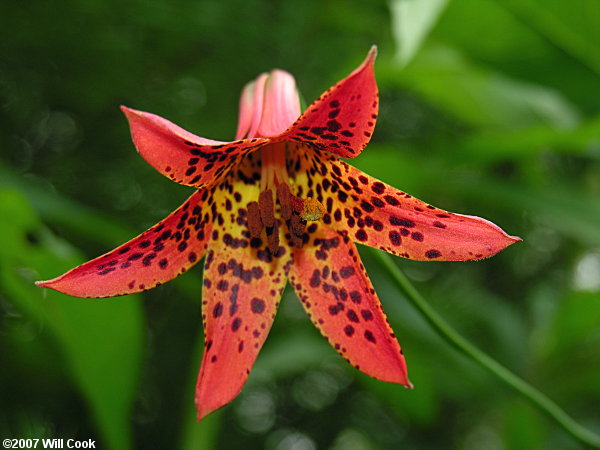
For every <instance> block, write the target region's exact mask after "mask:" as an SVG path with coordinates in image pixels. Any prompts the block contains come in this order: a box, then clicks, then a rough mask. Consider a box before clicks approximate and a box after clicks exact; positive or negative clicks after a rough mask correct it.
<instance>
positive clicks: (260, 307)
mask: <svg viewBox="0 0 600 450" xmlns="http://www.w3.org/2000/svg"><path fill="white" fill-rule="evenodd" d="M250 309H252V312H253V313H256V314H261V313H262V312H263V311H264V310H265V302H264V301H263V300H261V299H260V298H253V299H252V301H251V302H250Z"/></svg>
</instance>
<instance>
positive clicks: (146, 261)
mask: <svg viewBox="0 0 600 450" xmlns="http://www.w3.org/2000/svg"><path fill="white" fill-rule="evenodd" d="M154 258H156V253H150V254H149V255H148V256H146V257H144V259H142V264H143V265H144V266H149V265H150V264H152V260H153V259H154Z"/></svg>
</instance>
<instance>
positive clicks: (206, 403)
mask: <svg viewBox="0 0 600 450" xmlns="http://www.w3.org/2000/svg"><path fill="white" fill-rule="evenodd" d="M244 165H246V164H244ZM244 169H247V167H245V168H244V167H243V168H241V170H244ZM244 172H245V173H244V179H245V180H246V181H247V182H248V184H244V183H243V182H241V181H240V180H239V179H234V178H233V177H231V178H228V179H226V180H225V183H224V184H223V185H221V186H220V187H219V188H218V189H217V191H216V193H215V199H216V204H217V207H218V211H219V213H218V216H217V218H216V221H215V225H214V229H213V232H212V235H211V240H210V242H209V250H208V253H207V256H206V262H205V268H204V287H203V290H202V318H203V321H204V333H205V351H204V355H203V358H202V366H201V368H200V374H199V376H198V383H197V386H196V408H197V410H198V420H200V419H201V418H202V417H204V416H205V415H207V414H208V413H210V412H211V411H214V410H215V409H218V408H220V407H221V406H223V405H225V404H227V403H229V402H230V401H231V400H232V399H233V398H234V397H235V396H236V395H237V394H238V393H239V392H240V390H241V389H242V386H243V385H244V383H245V382H246V379H247V378H248V374H249V373H250V369H251V367H252V365H253V364H254V361H255V359H256V357H257V355H258V352H259V350H260V348H261V347H262V345H263V343H264V341H265V339H266V337H267V334H268V332H269V330H270V328H271V324H272V322H273V319H274V317H275V312H276V309H277V306H278V304H279V300H280V298H281V293H282V292H283V288H284V286H285V283H286V280H287V271H288V269H289V265H290V260H291V253H290V251H289V249H284V247H280V248H279V250H278V252H277V256H273V255H272V254H271V252H270V250H269V249H268V248H267V246H266V238H265V236H263V239H258V238H253V239H249V237H248V236H249V235H248V231H247V230H248V227H247V222H246V216H247V211H246V209H245V207H246V204H247V203H248V201H256V200H257V199H258V194H259V193H258V185H257V183H256V182H253V181H251V180H252V179H253V177H252V173H249V172H248V171H247V170H244ZM229 183H231V185H230V186H231V187H232V189H231V190H229V189H228V187H229ZM236 198H237V200H236ZM281 230H282V228H281V227H280V231H281ZM263 234H264V231H263ZM280 242H283V239H281V241H280Z"/></svg>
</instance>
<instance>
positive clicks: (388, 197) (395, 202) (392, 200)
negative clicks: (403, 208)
mask: <svg viewBox="0 0 600 450" xmlns="http://www.w3.org/2000/svg"><path fill="white" fill-rule="evenodd" d="M383 198H384V199H385V201H386V202H387V203H388V204H389V205H392V206H398V205H399V204H400V202H399V201H398V200H396V198H395V197H392V196H391V195H386V196H385V197H383Z"/></svg>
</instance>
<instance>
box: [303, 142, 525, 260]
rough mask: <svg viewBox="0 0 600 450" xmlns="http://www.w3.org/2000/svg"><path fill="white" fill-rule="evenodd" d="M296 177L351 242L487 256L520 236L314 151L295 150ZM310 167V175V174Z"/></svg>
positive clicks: (441, 255) (404, 251)
mask: <svg viewBox="0 0 600 450" xmlns="http://www.w3.org/2000/svg"><path fill="white" fill-rule="evenodd" d="M296 153H297V154H298V158H299V160H300V166H301V168H300V170H299V171H298V173H299V174H300V175H299V177H298V180H297V183H298V184H299V185H302V186H312V187H311V190H310V191H308V192H307V193H306V194H305V193H302V194H303V195H308V196H312V195H316V198H317V200H319V201H320V202H321V203H323V204H324V205H325V207H326V210H327V213H326V214H325V215H324V216H323V221H324V223H325V224H327V225H330V226H331V227H333V228H335V229H336V230H339V231H342V232H343V233H347V235H348V236H349V237H350V239H352V240H353V241H355V242H358V243H360V244H364V245H368V246H370V247H374V248H378V249H381V250H385V251H386V252H389V253H392V254H394V255H397V256H401V257H403V258H409V259H414V260H421V261H431V260H435V261H471V260H477V259H483V258H488V257H490V256H492V255H495V254H496V253H498V252H500V251H502V250H503V249H505V248H506V247H508V246H509V245H511V244H514V243H515V242H519V241H521V238H519V237H516V236H509V235H508V234H507V233H505V232H504V231H503V230H502V229H501V228H500V227H498V226H497V225H495V224H493V223H492V222H489V221H487V220H485V219H482V218H480V217H475V216H466V215H462V214H453V213H450V212H447V211H444V210H443V209H439V208H436V207H434V206H431V205H429V204H427V203H425V202H422V201H421V200H418V199H416V198H414V197H412V196H411V195H409V194H406V193H404V192H401V191H399V190H397V189H396V188H394V187H392V186H389V185H387V184H385V183H383V182H381V181H379V180H377V179H376V178H373V177H371V176H369V175H367V174H365V173H364V172H361V171H360V170H358V169H356V168H354V167H352V166H350V165H348V164H346V163H345V162H344V161H340V160H338V159H336V158H334V157H332V156H330V155H325V154H321V153H319V152H318V151H314V152H306V151H304V152H302V151H297V152H296ZM311 173H312V174H313V175H311Z"/></svg>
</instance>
